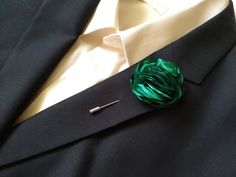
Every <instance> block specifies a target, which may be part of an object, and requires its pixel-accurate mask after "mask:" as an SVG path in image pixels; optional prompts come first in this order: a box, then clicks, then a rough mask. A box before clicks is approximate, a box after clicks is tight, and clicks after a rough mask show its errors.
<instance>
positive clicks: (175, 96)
mask: <svg viewBox="0 0 236 177" xmlns="http://www.w3.org/2000/svg"><path fill="white" fill-rule="evenodd" d="M130 84H131V88H132V92H133V93H134V95H135V96H136V97H137V98H138V99H139V100H141V101H143V102H145V103H148V104H150V105H152V106H154V107H156V108H164V107H166V106H168V105H170V104H173V103H175V102H177V101H178V100H179V99H180V98H181V97H182V96H183V94H184V77H183V75H182V73H181V71H180V68H179V67H178V66H176V65H175V64H174V63H173V62H171V61H167V60H164V59H161V58H156V59H146V60H143V61H141V62H140V63H139V64H138V65H137V66H136V68H135V69H134V72H133V74H132V76H131V79H130Z"/></svg>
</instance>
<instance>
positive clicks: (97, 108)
mask: <svg viewBox="0 0 236 177" xmlns="http://www.w3.org/2000/svg"><path fill="white" fill-rule="evenodd" d="M119 101H120V100H116V101H113V102H111V103H108V104H105V105H103V106H97V107H95V108H92V109H90V110H89V112H90V113H91V114H93V113H95V112H97V111H100V110H101V109H103V108H106V107H108V106H111V105H113V104H116V103H118V102H119Z"/></svg>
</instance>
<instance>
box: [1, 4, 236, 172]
mask: <svg viewBox="0 0 236 177" xmlns="http://www.w3.org/2000/svg"><path fill="white" fill-rule="evenodd" d="M22 2H25V3H27V7H28V8H26V9H24V10H22V8H21V6H20V5H19V6H18V5H17V1H11V2H9V1H5V2H3V3H6V6H5V7H6V9H8V8H9V9H14V8H15V10H14V13H13V14H12V13H10V12H9V11H7V10H6V12H1V13H5V14H4V15H5V16H6V19H7V18H9V21H8V22H12V17H13V16H16V15H19V17H17V19H16V20H15V21H16V22H14V21H13V22H14V23H13V22H12V23H10V24H8V25H7V21H3V22H2V24H4V26H5V27H6V29H4V28H3V29H1V30H3V31H4V30H5V35H1V38H0V44H1V46H0V56H2V58H1V59H0V60H1V63H0V65H1V67H0V68H1V70H0V83H1V85H0V100H1V102H0V114H1V115H0V135H1V145H0V177H28V176H31V177H42V176H44V177H75V176H76V177H78V176H79V177H80V176H81V177H90V176H92V177H113V176H114V177H134V176H135V177H157V176H160V177H167V176H170V177H173V176H174V177H200V176H201V177H210V176H211V177H231V176H235V172H236V168H235V167H236V130H235V127H236V119H235V115H236V109H235V108H236V92H235V90H236V69H235V68H236V47H235V43H236V24H235V16H234V10H233V5H232V2H231V3H230V5H229V6H228V7H227V8H226V9H225V10H224V11H222V12H221V13H220V14H219V15H217V16H215V17H214V18H212V19H211V20H209V21H208V22H206V23H205V24H203V25H201V26H200V27H198V28H197V29H195V30H193V31H192V32H190V33H189V34H187V35H185V36H184V37H182V38H180V39H179V40H177V41H175V42H174V43H172V44H170V45H169V46H167V47H165V48H163V49H161V50H159V51H156V52H155V53H153V54H151V55H150V56H149V57H148V58H155V57H160V58H164V59H169V60H172V61H174V62H175V63H176V64H177V65H178V66H179V67H180V68H181V69H182V71H183V74H184V77H185V95H184V97H183V98H182V99H181V100H180V101H179V102H178V103H176V104H175V105H172V106H170V107H168V108H165V109H156V108H154V107H152V106H149V105H147V104H145V103H142V102H140V101H138V100H137V99H136V98H135V97H134V95H133V94H132V92H131V88H130V83H129V80H130V77H131V75H132V72H133V69H134V67H135V66H132V67H130V68H128V69H126V70H124V71H122V72H121V73H119V74H117V75H115V76H113V77H111V78H109V79H107V80H105V81H103V82H101V83H99V84H96V85H94V86H93V87H91V88H89V89H87V90H85V91H83V92H80V93H78V94H76V95H74V96H72V97H70V98H68V99H66V100H64V101H62V102H60V103H58V104H56V105H54V106H52V107H50V108H48V109H46V110H44V111H42V112H40V113H38V114H36V115H35V116H33V117H32V118H31V119H29V120H27V121H25V122H23V123H21V124H19V125H17V126H14V127H12V124H13V122H14V121H15V120H16V119H17V116H19V114H20V113H21V112H22V111H23V110H24V109H25V108H26V106H27V104H29V103H30V101H31V100H32V99H33V98H34V96H35V93H36V91H37V90H38V89H39V87H40V86H41V85H42V84H43V83H44V81H45V80H46V78H47V77H48V76H49V74H50V73H51V72H52V70H53V68H54V67H55V66H56V64H57V63H58V62H59V60H60V59H61V58H62V56H63V55H64V54H65V52H66V51H67V50H68V48H69V47H70V46H71V45H72V44H73V42H74V41H75V40H76V38H77V37H78V35H80V34H81V31H82V30H83V29H84V27H85V25H86V22H87V21H88V20H89V18H90V16H91V14H92V13H93V11H94V10H95V8H96V6H97V4H98V2H99V1H98V0H79V1H74V0H61V1H57V0H37V2H36V1H22ZM12 6H14V8H12ZM23 7H25V6H23ZM17 8H19V10H17ZM21 12H24V13H23V14H22V15H21V14H20V13H21ZM15 23H19V24H18V25H15ZM15 26H16V27H15ZM14 28H15V29H14ZM13 31H16V33H15V35H13ZM144 60H145V59H144ZM75 84H79V83H75ZM116 99H119V100H120V102H119V103H117V104H116V105H114V106H112V107H109V109H105V110H103V111H101V112H99V113H97V114H89V109H91V108H93V107H95V106H97V105H103V104H105V103H108V102H109V101H113V100H116Z"/></svg>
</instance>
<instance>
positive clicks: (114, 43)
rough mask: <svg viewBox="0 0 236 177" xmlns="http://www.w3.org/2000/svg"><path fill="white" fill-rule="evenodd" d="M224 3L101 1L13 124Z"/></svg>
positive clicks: (201, 20) (216, 0)
mask: <svg viewBox="0 0 236 177" xmlns="http://www.w3.org/2000/svg"><path fill="white" fill-rule="evenodd" d="M228 3H229V0H101V1H100V4H99V5H98V7H97V9H96V11H95V13H94V15H93V17H92V18H91V21H90V22H89V24H88V26H87V28H86V29H85V31H84V32H83V34H82V35H81V36H79V37H78V40H77V41H76V42H75V43H74V45H73V46H72V47H71V49H70V50H69V51H68V53H67V54H66V55H65V56H64V57H63V58H62V59H61V62H60V63H59V64H58V66H57V67H56V68H55V70H54V71H53V73H52V74H51V76H50V77H49V79H48V80H47V81H46V83H45V84H44V85H43V87H42V88H41V89H40V90H39V92H38V94H37V97H36V98H35V99H34V100H33V102H32V103H31V104H30V105H29V106H28V108H27V109H26V110H25V111H24V112H23V113H22V114H21V115H20V117H19V119H18V121H17V123H19V122H22V121H24V120H26V119H28V118H30V117H32V116H33V115H34V114H37V113H38V112H41V111H43V110H44V109H46V108H48V107H50V106H52V105H54V104H56V103H59V102H61V101H63V100H64V99H66V98H69V97H71V96H73V95H75V94H77V93H79V92H81V91H83V90H85V89H87V88H89V87H91V86H93V85H95V84H97V83H98V82H101V81H103V80H105V79H107V78H108V77H111V76H112V75H114V74H117V73H118V72H120V71H122V70H124V69H126V68H128V67H129V66H131V65H133V64H135V63H137V62H139V61H140V60H142V59H143V58H145V57H146V56H148V55H150V54H151V53H153V52H155V51H157V50H159V49H161V48H163V47H165V46H167V45H168V44H170V43H172V42H173V41H175V40H177V39H179V38H180V37H182V36H184V35H186V34H187V33H189V32H190V31H192V30H193V29H195V28H197V27H199V26H200V25H201V24H203V23H205V22H206V21H207V20H209V19H210V18H212V17H214V16H215V15H217V14H218V13H220V12H221V11H222V10H223V9H224V8H225V7H226V6H227V5H228ZM78 109H79V105H78Z"/></svg>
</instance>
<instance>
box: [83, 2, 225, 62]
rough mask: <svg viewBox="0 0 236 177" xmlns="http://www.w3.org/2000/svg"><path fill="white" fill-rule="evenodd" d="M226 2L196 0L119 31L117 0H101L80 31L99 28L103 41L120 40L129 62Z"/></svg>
mask: <svg viewBox="0 0 236 177" xmlns="http://www.w3.org/2000/svg"><path fill="white" fill-rule="evenodd" d="M227 5H228V1H227V0H225V1H215V0H206V1H199V2H198V3H194V4H192V6H186V4H185V6H183V8H182V9H181V8H179V9H181V10H179V11H175V12H174V10H173V13H167V14H166V15H162V16H161V17H160V16H159V18H156V19H154V20H151V21H147V22H145V23H142V24H140V25H137V26H135V27H131V28H129V29H126V30H123V31H120V30H119V23H118V18H119V0H101V1H100V4H99V5H98V7H97V9H96V11H95V13H94V15H93V17H92V19H91V21H90V23H89V24H88V26H87V28H86V30H85V31H84V33H83V35H88V34H91V33H94V32H98V31H100V32H103V34H106V36H105V37H104V38H103V41H104V42H105V43H106V44H108V45H109V44H110V45H111V46H113V47H120V46H119V43H120V42H121V44H122V46H121V47H123V49H124V51H125V55H126V57H127V60H128V63H129V65H132V64H135V63H137V62H139V61H140V60H142V59H143V58H145V57H147V56H148V55H150V54H151V53H153V52H155V51H157V50H159V49H161V48H163V47H165V46H167V45H169V44H170V43H172V42H174V41H176V40H177V39H179V38H181V37H182V36H184V35H186V34H187V33H189V32H190V31H192V30H193V29H195V28H197V27H199V26H200V25H202V24H203V23H205V22H206V21H208V20H209V19H211V18H212V17H214V16H216V15H217V14H218V13H220V12H221V11H222V10H223V9H225V7H227ZM196 14H197V15H196ZM158 15H160V14H158V13H157V16H158ZM104 31H106V32H105V33H104ZM83 35H82V36H83Z"/></svg>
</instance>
